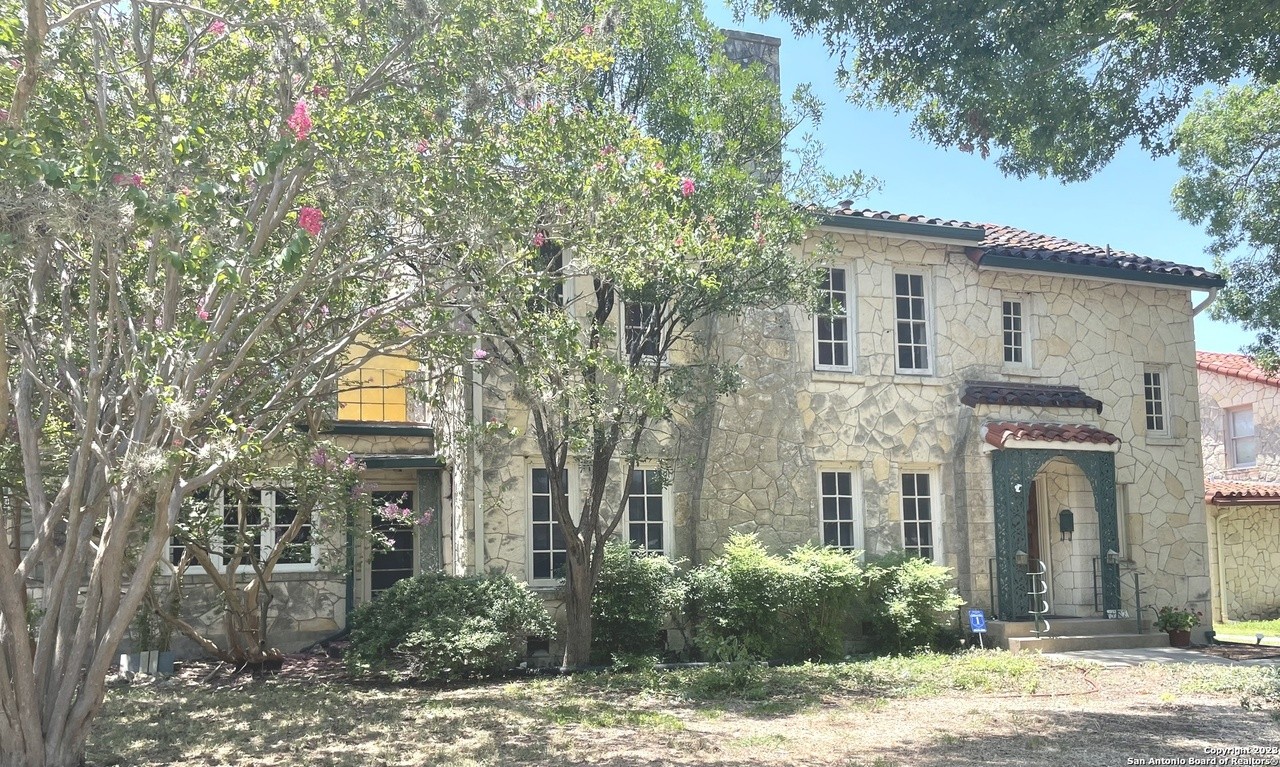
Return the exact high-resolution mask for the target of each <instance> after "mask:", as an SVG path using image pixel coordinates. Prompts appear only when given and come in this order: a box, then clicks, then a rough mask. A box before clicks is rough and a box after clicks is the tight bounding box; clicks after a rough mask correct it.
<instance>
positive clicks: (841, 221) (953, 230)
mask: <svg viewBox="0 0 1280 767" xmlns="http://www.w3.org/2000/svg"><path fill="white" fill-rule="evenodd" d="M818 220H819V222H820V223H821V224H822V226H831V227H835V228H837V229H859V230H862V231H864V232H877V233H880V234H898V235H902V236H904V237H930V238H933V239H936V240H945V241H947V242H954V243H956V244H958V245H972V244H974V243H978V242H982V238H983V237H985V236H986V233H985V232H984V231H983V229H982V227H976V226H955V225H947V224H925V223H920V222H917V221H893V220H891V219H884V218H867V217H865V216H844V215H840V214H835V213H823V214H820V215H819V217H818Z"/></svg>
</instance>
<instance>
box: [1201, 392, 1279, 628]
mask: <svg viewBox="0 0 1280 767" xmlns="http://www.w3.org/2000/svg"><path fill="white" fill-rule="evenodd" d="M1245 405H1248V406H1251V407H1252V408H1253V425H1254V434H1255V435H1256V438H1257V446H1258V459H1257V462H1256V463H1255V465H1254V466H1250V467H1242V468H1229V467H1228V466H1227V455H1226V446H1225V443H1226V436H1227V419H1226V413H1227V411H1228V410H1230V409H1233V408H1237V407H1242V406H1245ZM1200 408H1201V412H1202V413H1203V419H1204V433H1203V444H1204V470H1205V477H1207V478H1209V479H1234V480H1252V481H1262V482H1278V481H1280V429H1277V428H1276V422H1277V420H1278V419H1280V386H1275V385H1272V384H1265V383H1261V382H1259V381H1247V380H1245V379H1243V378H1237V377H1236V376H1229V375H1223V374H1222V373H1214V372H1210V371H1207V370H1201V371H1200ZM1209 514H1210V515H1211V517H1213V523H1212V524H1211V525H1210V534H1211V535H1213V536H1214V540H1213V541H1212V551H1213V567H1212V575H1213V582H1214V584H1213V585H1214V589H1213V590H1214V595H1215V596H1216V597H1217V599H1216V600H1215V604H1214V617H1215V618H1216V619H1219V620H1220V619H1222V618H1224V617H1225V618H1229V619H1231V620H1247V619H1251V618H1264V619H1270V618H1276V617H1280V506H1276V505H1272V506H1266V505H1258V506H1235V505H1227V506H1217V507H1212V506H1211V507H1210V508H1209ZM1215 533H1216V535H1215Z"/></svg>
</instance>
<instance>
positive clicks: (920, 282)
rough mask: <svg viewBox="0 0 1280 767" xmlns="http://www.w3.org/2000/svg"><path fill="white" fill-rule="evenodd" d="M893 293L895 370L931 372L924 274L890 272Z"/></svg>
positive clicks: (901, 371)
mask: <svg viewBox="0 0 1280 767" xmlns="http://www.w3.org/2000/svg"><path fill="white" fill-rule="evenodd" d="M893 297H894V317H895V329H894V337H895V339H896V351H897V370H898V372H899V373H929V372H932V368H931V365H932V361H931V359H930V352H929V311H928V298H927V295H926V293H925V284H924V275H922V274H894V275H893Z"/></svg>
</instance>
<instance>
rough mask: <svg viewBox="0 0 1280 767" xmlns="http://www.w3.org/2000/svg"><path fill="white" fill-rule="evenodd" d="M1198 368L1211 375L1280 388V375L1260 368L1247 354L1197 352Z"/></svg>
mask: <svg viewBox="0 0 1280 767" xmlns="http://www.w3.org/2000/svg"><path fill="white" fill-rule="evenodd" d="M1196 367H1198V368H1200V369H1201V370H1207V371H1209V372H1211V373H1221V374H1223V375H1228V376H1235V377H1236V378H1243V379H1245V380H1246V381H1257V382H1258V383H1264V384H1271V385H1272V386H1280V375H1271V374H1269V373H1267V371H1265V370H1263V369H1262V368H1260V367H1258V365H1257V363H1255V362H1254V361H1253V357H1250V356H1249V355H1247V354H1225V353H1222V352H1196Z"/></svg>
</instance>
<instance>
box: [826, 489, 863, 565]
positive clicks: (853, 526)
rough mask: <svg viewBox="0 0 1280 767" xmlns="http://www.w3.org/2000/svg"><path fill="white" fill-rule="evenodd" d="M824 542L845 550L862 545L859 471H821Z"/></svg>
mask: <svg viewBox="0 0 1280 767" xmlns="http://www.w3.org/2000/svg"><path fill="white" fill-rule="evenodd" d="M818 491H819V501H820V503H821V512H820V516H821V519H820V520H819V521H820V523H821V525H822V545H823V546H834V547H836V548H839V549H843V550H844V551H855V550H861V549H862V527H863V520H862V504H861V501H860V499H859V497H858V475H857V474H856V473H854V472H852V471H823V472H819V475H818Z"/></svg>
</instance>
